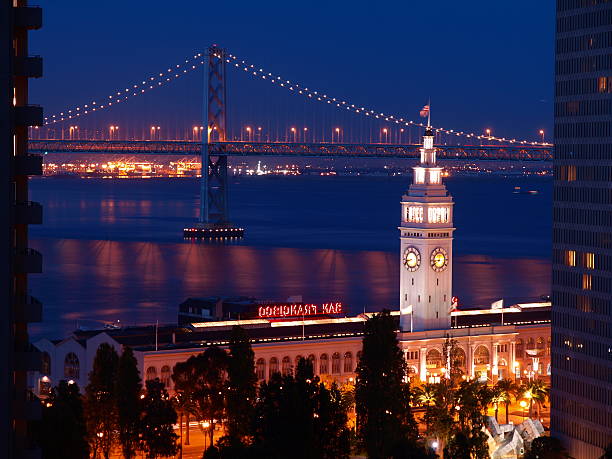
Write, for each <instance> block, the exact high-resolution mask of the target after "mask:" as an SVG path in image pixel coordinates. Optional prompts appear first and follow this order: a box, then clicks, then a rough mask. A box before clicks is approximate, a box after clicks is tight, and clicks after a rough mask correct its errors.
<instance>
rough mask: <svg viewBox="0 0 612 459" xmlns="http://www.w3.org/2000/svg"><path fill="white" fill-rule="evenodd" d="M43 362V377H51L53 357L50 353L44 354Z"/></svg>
mask: <svg viewBox="0 0 612 459" xmlns="http://www.w3.org/2000/svg"><path fill="white" fill-rule="evenodd" d="M41 359H42V362H41V365H40V372H41V373H42V374H43V376H49V375H51V356H50V355H49V353H48V352H43V353H42V356H41Z"/></svg>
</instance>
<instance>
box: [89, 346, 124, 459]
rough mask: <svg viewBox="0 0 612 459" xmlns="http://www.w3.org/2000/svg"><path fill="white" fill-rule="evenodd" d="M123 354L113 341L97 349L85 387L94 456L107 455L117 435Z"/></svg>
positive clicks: (90, 439) (108, 455) (90, 440)
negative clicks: (117, 384)
mask: <svg viewBox="0 0 612 459" xmlns="http://www.w3.org/2000/svg"><path fill="white" fill-rule="evenodd" d="M118 363H119V356H118V355H117V351H115V348H114V347H112V346H111V345H110V344H107V343H102V344H100V347H99V348H98V350H97V351H96V356H95V357H94V361H93V369H92V371H91V373H89V384H87V386H86V387H85V413H86V420H87V432H88V439H89V443H90V445H91V447H92V452H93V455H94V457H96V456H97V454H98V452H101V453H102V454H103V455H104V457H105V458H106V459H108V458H109V457H110V453H111V449H112V447H113V445H114V444H115V442H116V437H117V428H118V423H117V393H116V389H117V386H116V383H115V380H116V377H117V367H118Z"/></svg>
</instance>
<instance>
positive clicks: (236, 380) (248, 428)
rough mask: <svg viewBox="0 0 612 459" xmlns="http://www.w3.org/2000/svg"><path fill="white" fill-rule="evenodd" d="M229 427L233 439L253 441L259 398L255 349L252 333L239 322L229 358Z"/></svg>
mask: <svg viewBox="0 0 612 459" xmlns="http://www.w3.org/2000/svg"><path fill="white" fill-rule="evenodd" d="M227 378H228V388H227V431H228V436H229V437H231V438H232V439H235V440H239V441H241V442H243V441H244V440H245V439H246V440H249V441H250V438H251V437H252V435H253V432H252V425H253V417H254V415H255V400H256V398H257V375H256V374H255V353H254V352H253V349H252V348H251V343H250V341H249V336H248V335H247V333H246V331H245V330H244V329H243V328H242V327H239V326H234V327H233V328H232V333H231V336H230V345H229V358H228V361H227Z"/></svg>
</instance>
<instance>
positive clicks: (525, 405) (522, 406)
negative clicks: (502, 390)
mask: <svg viewBox="0 0 612 459" xmlns="http://www.w3.org/2000/svg"><path fill="white" fill-rule="evenodd" d="M519 405H521V408H522V409H523V421H524V420H525V408H527V402H526V401H525V400H521V401H520V403H519Z"/></svg>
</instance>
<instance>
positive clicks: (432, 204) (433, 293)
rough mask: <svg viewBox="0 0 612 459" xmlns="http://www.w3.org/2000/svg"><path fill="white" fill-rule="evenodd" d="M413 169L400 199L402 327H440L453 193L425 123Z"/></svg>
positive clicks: (445, 320) (447, 292) (448, 291)
mask: <svg viewBox="0 0 612 459" xmlns="http://www.w3.org/2000/svg"><path fill="white" fill-rule="evenodd" d="M428 121H429V120H428ZM413 170H414V174H413V181H412V184H411V185H410V187H409V189H408V191H407V192H406V194H405V195H404V196H402V201H401V211H402V215H401V222H400V226H399V230H400V327H401V329H402V331H423V330H444V329H448V328H450V309H451V304H452V261H453V231H454V230H455V228H453V198H452V196H450V194H449V193H448V191H447V190H446V186H444V184H443V183H442V168H441V167H439V166H438V165H437V164H436V149H435V147H434V132H433V130H432V128H431V126H430V124H429V122H428V123H427V128H426V130H425V134H424V136H423V147H422V148H421V161H420V163H419V164H418V165H417V166H415V167H414V168H413Z"/></svg>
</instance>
